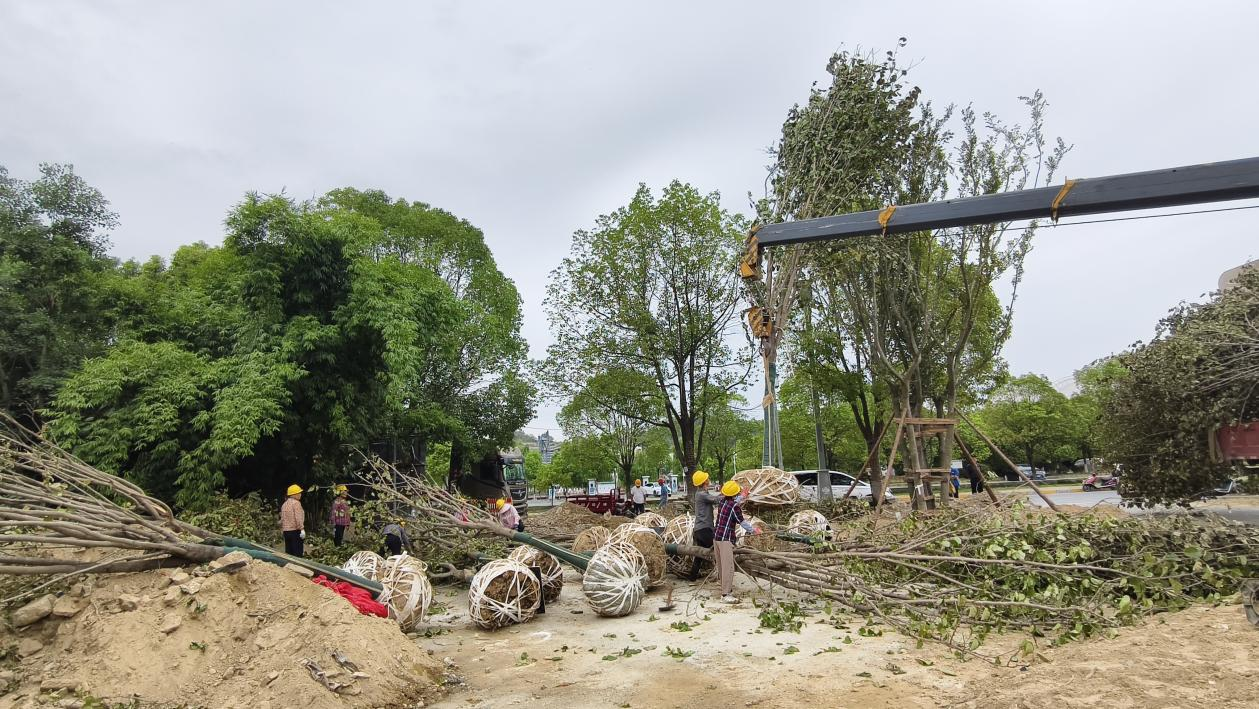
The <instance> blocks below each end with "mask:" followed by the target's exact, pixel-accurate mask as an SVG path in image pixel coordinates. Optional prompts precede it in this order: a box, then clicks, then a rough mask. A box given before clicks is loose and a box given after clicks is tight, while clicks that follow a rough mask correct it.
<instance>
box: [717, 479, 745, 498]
mask: <svg viewBox="0 0 1259 709" xmlns="http://www.w3.org/2000/svg"><path fill="white" fill-rule="evenodd" d="M742 489H743V488H741V487H739V483H737V482H735V481H733V480H727V481H726V484H725V485H722V486H721V494H723V495H725V496H726V497H734V496H735V495H738V494H739V491H740V490H742Z"/></svg>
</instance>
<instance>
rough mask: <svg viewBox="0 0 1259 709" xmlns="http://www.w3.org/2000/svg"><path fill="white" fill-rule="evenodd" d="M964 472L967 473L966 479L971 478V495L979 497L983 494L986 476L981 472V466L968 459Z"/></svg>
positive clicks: (963, 467) (963, 468)
mask: <svg viewBox="0 0 1259 709" xmlns="http://www.w3.org/2000/svg"><path fill="white" fill-rule="evenodd" d="M962 470H964V471H966V477H968V478H970V494H972V495H978V494H979V493H981V492H983V490H984V476H983V473H980V472H979V466H978V465H975V461H973V460H970V459H969V458H968V459H967V460H966V464H965V465H963V466H962Z"/></svg>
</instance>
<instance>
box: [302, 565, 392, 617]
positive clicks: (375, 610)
mask: <svg viewBox="0 0 1259 709" xmlns="http://www.w3.org/2000/svg"><path fill="white" fill-rule="evenodd" d="M311 580H312V581H314V582H315V583H317V584H319V585H320V586H326V587H328V588H330V589H332V590H333V591H336V592H337V594H338V595H340V596H341V597H342V598H344V599H345V600H347V601H349V602H350V605H352V606H354V607H355V608H357V609H358V612H359V613H362V614H363V615H375V616H380V617H381V618H388V617H389V609H388V608H386V607H385V604H383V603H377V602H376V601H375V600H374V599H373V598H372V594H371V591H368V590H367V589H365V588H359V587H358V586H355V585H354V584H350V583H346V582H345V581H332V580H329V579H328V577H327V576H323V575H319V576H316V577H315V578H313V579H311Z"/></svg>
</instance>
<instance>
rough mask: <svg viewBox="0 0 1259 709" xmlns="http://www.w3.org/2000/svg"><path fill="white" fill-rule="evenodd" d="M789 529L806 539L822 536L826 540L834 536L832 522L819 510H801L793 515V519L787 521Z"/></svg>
mask: <svg viewBox="0 0 1259 709" xmlns="http://www.w3.org/2000/svg"><path fill="white" fill-rule="evenodd" d="M787 529H788V531H791V532H794V533H795V534H802V535H804V536H806V537H812V536H814V535H821V536H822V537H823V538H825V539H830V538H831V536H832V532H831V523H830V521H829V520H827V519H826V515H824V514H822V513H821V512H818V511H817V510H800V511H799V512H797V513H795V514H793V515H791V519H790V520H788V521H787Z"/></svg>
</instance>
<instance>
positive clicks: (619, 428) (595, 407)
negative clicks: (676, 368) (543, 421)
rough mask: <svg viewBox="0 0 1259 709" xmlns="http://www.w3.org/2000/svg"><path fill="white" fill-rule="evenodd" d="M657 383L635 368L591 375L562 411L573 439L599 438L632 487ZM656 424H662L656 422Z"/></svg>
mask: <svg viewBox="0 0 1259 709" xmlns="http://www.w3.org/2000/svg"><path fill="white" fill-rule="evenodd" d="M653 389H654V383H653V382H652V381H651V380H650V379H648V378H647V377H645V376H643V375H642V374H640V373H638V372H634V371H632V370H624V369H618V370H609V371H606V372H603V373H600V374H596V375H595V376H593V377H591V378H590V379H589V380H588V381H587V382H586V386H585V387H584V388H582V389H581V390H580V391H578V392H577V393H576V394H575V395H574V396H573V398H572V400H571V401H569V402H568V403H567V404H565V405H564V408H562V409H561V410H560V413H559V416H558V422H559V424H560V427H561V428H562V429H563V430H564V435H565V436H567V437H570V438H579V437H584V438H597V439H599V440H600V441H602V442H603V444H604V446H603V450H604V451H605V453H604V454H605V455H606V456H607V457H608V458H609V459H610V460H611V461H612V462H613V463H614V464H615V465H616V466H617V468H619V469H620V471H621V479H622V480H623V481H624V483H625V487H626V488H629V487H630V486H631V483H632V481H633V479H634V459H635V457H636V456H637V455H638V450H639V448H640V447H641V446H642V444H643V440H644V437H645V436H646V434H647V431H648V430H650V429H651V427H652V425H653V423H652V421H653V419H652V417H653V415H654V414H657V413H658V412H657V411H654V410H653V407H652V406H651V402H652V401H653V399H652V394H653ZM655 425H663V424H660V423H656V424H655Z"/></svg>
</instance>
